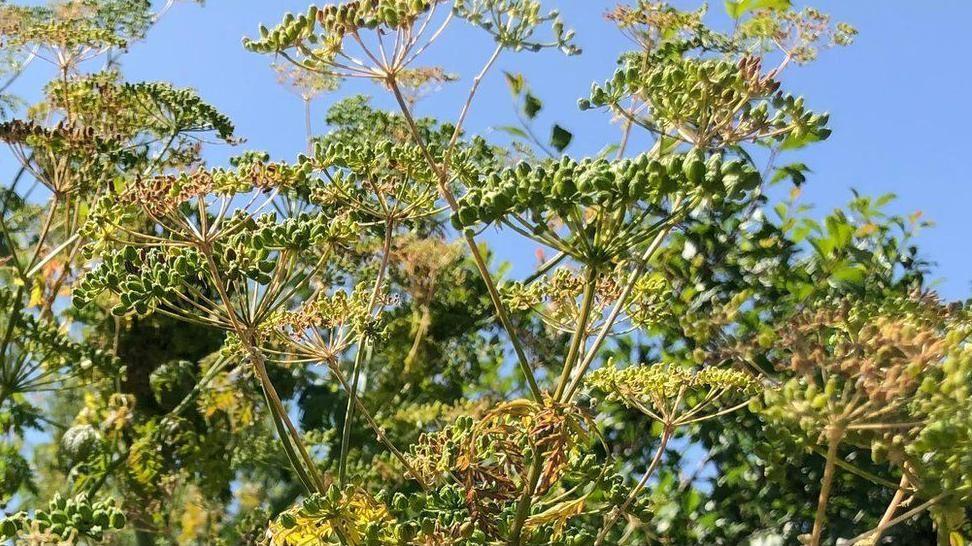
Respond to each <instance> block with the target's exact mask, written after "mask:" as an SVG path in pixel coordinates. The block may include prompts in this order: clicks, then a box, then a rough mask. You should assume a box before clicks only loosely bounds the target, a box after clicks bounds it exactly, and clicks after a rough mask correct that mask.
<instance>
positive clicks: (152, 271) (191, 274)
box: [74, 246, 205, 316]
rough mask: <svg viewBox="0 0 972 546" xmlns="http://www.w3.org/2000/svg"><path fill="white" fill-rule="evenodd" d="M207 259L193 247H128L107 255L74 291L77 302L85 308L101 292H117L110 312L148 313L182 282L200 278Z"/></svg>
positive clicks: (78, 305)
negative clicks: (115, 302)
mask: <svg viewBox="0 0 972 546" xmlns="http://www.w3.org/2000/svg"><path fill="white" fill-rule="evenodd" d="M204 264H205V261H204V260H203V257H202V256H201V255H200V254H199V252H198V251H196V250H195V249H192V248H176V249H170V250H164V249H161V248H151V249H139V248H137V247H134V246H125V247H122V248H121V249H118V250H114V251H112V252H109V253H107V254H105V255H104V257H103V261H102V262H101V264H100V265H99V266H98V267H97V268H96V269H94V270H92V271H90V272H89V273H88V274H87V275H85V276H84V278H83V279H82V280H81V282H80V283H78V286H77V287H75V290H74V305H75V306H77V307H83V306H84V305H86V304H87V303H88V302H90V301H92V300H93V299H94V298H96V297H97V296H98V295H99V294H101V292H103V291H105V290H109V291H111V292H114V293H117V294H118V296H119V300H120V302H119V303H118V304H117V305H115V306H114V307H112V309H111V312H112V314H114V315H116V316H122V315H125V314H127V313H131V312H132V311H134V312H136V313H138V314H146V313H148V311H149V308H151V307H154V306H156V305H157V304H158V303H159V302H160V301H164V300H166V299H167V298H171V297H174V296H175V293H176V292H177V291H178V290H179V288H180V287H181V286H182V283H184V282H187V281H193V280H197V281H198V279H199V273H200V272H201V271H203V267H204Z"/></svg>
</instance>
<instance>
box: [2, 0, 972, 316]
mask: <svg viewBox="0 0 972 546" xmlns="http://www.w3.org/2000/svg"><path fill="white" fill-rule="evenodd" d="M308 2H309V0H275V1H268V0H233V1H230V0H208V2H207V3H206V5H205V7H199V6H198V5H195V4H189V3H186V4H179V5H177V6H175V7H174V8H173V9H172V10H171V11H170V12H169V13H168V14H167V15H166V16H165V18H163V19H162V20H161V21H160V23H159V24H158V25H157V26H156V27H155V28H154V29H153V30H152V32H151V34H150V36H149V38H148V40H147V41H145V42H143V43H140V44H137V45H136V46H134V47H133V49H132V51H131V53H130V54H129V55H128V56H127V57H125V60H124V66H125V73H126V75H127V77H128V78H129V79H130V80H168V81H171V82H173V83H175V84H176V85H180V86H190V87H194V88H196V89H198V90H199V92H200V93H201V95H202V96H203V97H204V98H205V99H206V100H208V101H209V102H211V103H212V104H214V105H216V106H217V107H218V108H220V109H221V110H222V111H224V112H225V113H227V114H228V115H229V116H230V117H231V118H232V119H233V120H234V121H235V123H236V125H237V127H238V133H239V134H240V135H241V136H244V137H246V138H247V143H246V144H244V145H243V148H247V149H260V150H266V151H268V152H270V153H271V155H272V156H273V157H274V158H277V159H288V158H292V157H293V156H294V155H295V154H297V153H299V152H300V151H302V150H303V148H304V133H303V131H304V129H303V106H302V103H301V102H300V100H299V99H298V98H297V97H296V96H294V95H293V94H292V93H291V92H290V91H288V90H287V89H286V88H284V87H282V86H280V85H279V84H278V83H277V82H276V78H275V74H274V72H273V71H272V70H271V69H270V68H269V65H270V62H271V61H272V59H271V58H270V57H267V56H261V55H256V54H252V53H249V52H247V51H245V50H244V49H243V48H242V47H241V45H240V39H241V38H242V37H243V36H244V35H249V36H253V35H255V34H256V29H257V25H258V24H259V23H261V22H263V23H267V24H272V23H276V22H277V21H279V20H280V18H281V16H282V14H283V13H284V12H285V11H287V10H292V11H297V12H299V11H303V10H304V9H306V7H307V5H308ZM676 3H677V5H680V6H683V7H694V6H696V5H698V4H697V3H694V2H692V3H689V2H676ZM797 3H798V4H802V2H799V0H798V2H797ZM613 4H614V3H613V2H601V1H596V0H571V1H562V2H547V5H548V6H551V7H553V6H555V5H556V6H558V7H559V8H560V9H561V11H562V12H563V14H564V19H565V20H566V21H567V23H568V24H569V25H570V26H572V27H573V28H575V29H576V30H577V41H578V43H579V45H580V46H582V47H583V48H584V53H583V54H582V55H580V56H577V57H569V58H568V57H564V56H563V55H560V54H559V53H557V52H552V51H549V52H543V53H538V54H535V53H520V54H512V53H511V54H504V56H502V57H501V58H500V60H499V61H498V63H497V66H496V68H495V69H494V71H493V72H491V74H490V75H489V76H488V78H487V79H486V80H485V82H484V84H483V86H482V89H481V91H480V94H479V96H478V98H477V100H476V103H475V108H474V111H473V113H472V115H471V117H470V119H469V122H468V123H467V128H468V129H469V130H471V131H474V132H478V133H483V134H489V133H491V132H492V133H493V135H492V136H493V137H495V138H502V135H500V134H497V133H495V131H493V130H492V128H493V127H496V126H500V125H506V124H510V123H512V122H513V120H514V117H513V109H512V104H511V101H510V98H509V94H508V92H507V90H506V86H505V84H504V82H503V77H502V71H503V70H515V71H519V72H522V73H523V74H524V75H525V76H526V78H527V80H528V82H529V83H530V86H531V87H532V88H533V90H534V91H535V93H536V94H537V95H538V96H540V97H541V98H542V99H543V100H544V103H545V108H544V110H543V111H542V112H541V115H540V119H539V121H538V125H537V127H538V128H539V129H542V130H544V131H545V130H546V128H548V127H549V126H550V124H552V123H554V122H558V123H560V124H562V125H564V126H566V127H567V128H569V129H570V130H571V131H573V132H574V134H575V141H574V143H573V144H572V146H571V148H570V150H569V151H570V152H571V153H574V154H583V153H594V152H596V151H597V150H599V149H601V148H602V147H603V146H605V145H606V144H609V143H611V142H614V141H616V140H617V136H618V129H617V127H615V126H612V125H611V124H610V123H609V120H608V118H607V116H606V115H604V114H603V113H597V112H586V113H585V112H579V111H578V110H577V108H576V100H577V98H579V97H581V96H584V95H586V93H587V91H588V90H589V88H590V84H591V82H592V81H594V80H601V79H604V78H606V77H607V76H609V75H610V74H611V72H612V71H613V68H614V60H615V58H616V56H617V54H618V53H619V52H620V51H623V50H624V49H626V48H627V46H628V42H627V41H626V39H625V38H623V37H622V36H621V35H620V34H619V33H618V32H617V31H615V30H614V29H613V28H612V26H611V25H610V24H609V23H608V22H607V21H605V20H604V18H603V17H602V15H603V12H604V11H605V10H606V9H607V8H609V7H611V6H612V5H613ZM810 5H813V6H815V7H819V8H821V9H823V10H824V11H826V12H829V13H831V14H833V15H834V17H835V19H837V20H842V21H847V22H849V23H851V24H853V25H855V26H856V27H857V28H858V29H859V30H860V35H859V37H858V39H857V42H856V43H855V44H854V45H853V46H851V47H850V48H845V49H840V50H832V51H826V52H823V53H822V55H821V58H820V60H819V61H817V62H816V63H814V64H812V65H810V66H807V67H798V68H795V69H793V70H791V71H789V72H788V73H787V76H786V78H785V84H786V86H787V88H788V89H789V90H791V91H792V92H794V93H795V94H802V95H805V96H806V97H807V101H808V104H809V105H810V106H811V107H812V108H814V109H816V110H818V111H829V112H830V113H831V127H832V129H833V130H834V135H833V136H832V137H831V139H830V140H828V141H827V142H824V143H822V144H817V145H815V146H813V147H812V148H811V149H809V150H807V151H805V152H801V153H800V154H799V155H798V156H797V155H791V156H790V158H788V159H792V160H797V159H799V160H802V161H805V162H806V163H807V164H808V165H809V166H810V167H811V168H812V169H813V171H814V172H813V174H812V175H811V177H810V181H809V184H808V186H807V189H806V191H805V193H804V196H805V197H804V200H805V201H806V202H810V203H814V204H815V205H816V209H815V212H814V214H815V215H822V214H823V213H824V212H825V211H827V210H829V209H830V208H832V207H835V206H839V205H841V204H843V203H845V202H846V201H847V199H848V198H849V197H850V188H851V187H853V188H857V189H858V190H860V191H862V192H863V193H867V194H881V193H885V192H893V193H895V194H897V195H898V196H899V200H898V201H897V202H896V203H895V204H894V205H892V210H893V211H894V212H898V213H903V214H905V213H911V212H914V211H916V210H920V211H922V213H923V214H924V216H925V217H926V218H928V219H931V220H933V221H934V222H935V223H936V226H935V227H934V228H932V229H930V230H928V231H926V232H925V233H924V234H923V235H922V236H921V238H920V243H921V248H922V250H923V252H924V255H925V257H927V258H929V259H931V260H932V261H934V262H936V263H937V264H938V267H937V269H936V274H937V277H938V278H939V279H941V280H940V283H939V284H938V289H939V291H940V292H941V293H942V294H943V295H944V296H946V297H948V298H966V297H968V296H969V294H970V288H972V253H970V250H972V242H970V238H972V229H970V228H972V219H970V216H972V212H970V211H968V210H967V209H968V207H969V205H970V203H972V189H970V186H969V184H968V178H969V173H970V171H972V169H970V168H968V167H965V165H972V162H969V161H967V160H966V159H965V158H966V157H968V156H969V155H970V152H969V150H968V144H967V143H966V140H967V139H966V136H965V130H966V128H967V127H969V126H972V104H970V102H969V100H968V92H969V89H970V88H972V85H970V83H972V77H970V68H972V66H970V63H969V58H970V55H969V54H970V53H972V45H970V43H969V41H968V39H967V31H968V26H969V24H970V23H972V2H968V1H967V0H936V1H934V2H906V1H904V0H886V1H879V0H852V1H846V0H844V1H840V0H828V1H824V0H819V1H817V2H812V3H811V4H810ZM712 10H713V11H719V12H720V13H721V10H722V7H721V2H713V3H712ZM489 49H490V40H489V37H488V36H486V35H485V34H484V33H482V32H480V31H479V30H477V29H473V28H471V27H469V26H468V25H466V24H465V23H463V22H461V21H460V22H456V23H455V24H453V25H452V27H451V28H450V30H449V31H447V33H446V34H445V35H444V36H443V38H442V39H441V40H440V41H439V42H438V43H437V45H435V46H433V47H432V48H431V49H430V50H429V52H428V53H429V54H428V56H427V64H438V65H442V66H444V67H445V68H446V69H447V70H448V71H450V72H454V73H456V74H458V75H459V76H460V77H461V78H462V80H461V81H460V82H458V83H455V84H451V85H450V86H449V87H447V88H446V89H445V90H444V91H443V92H442V93H440V94H438V95H436V96H435V98H434V99H427V100H425V101H423V102H420V103H419V110H420V111H421V113H423V114H429V115H436V116H441V117H444V118H445V119H454V118H455V116H456V113H457V111H458V108H459V106H460V104H461V102H462V100H463V99H464V95H465V90H466V88H467V86H468V84H469V81H470V80H471V78H472V76H473V75H474V74H475V72H477V71H478V70H479V67H480V66H481V65H482V63H483V62H484V61H485V59H486V57H487V56H488V54H489ZM31 79H32V78H25V80H24V82H29V81H30V80H31ZM349 92H367V93H369V94H371V95H373V96H375V97H376V102H377V103H378V104H379V105H384V106H389V107H391V106H392V104H391V102H390V101H389V100H388V98H387V97H386V94H385V92H384V91H383V90H381V89H379V88H377V87H375V86H371V85H351V86H348V87H346V88H345V89H342V90H341V91H340V92H338V93H336V94H330V95H325V96H323V97H322V98H320V99H319V100H318V101H317V102H316V103H315V106H314V123H315V126H316V129H317V130H318V131H320V130H323V129H324V127H323V126H322V125H323V113H324V111H325V109H326V108H327V106H328V105H330V104H332V103H333V102H334V101H335V100H337V99H338V98H340V97H343V96H346V95H347V94H348V93H349ZM635 145H636V147H637V142H636V143H635ZM239 151H242V150H240V149H222V150H213V151H212V152H211V154H210V157H211V158H212V160H213V162H214V163H220V162H221V161H223V160H224V159H225V157H227V156H228V155H233V154H235V153H238V152H239ZM0 157H2V156H0ZM7 160H8V158H6V157H4V158H3V159H0V161H7ZM784 161H785V160H784ZM6 170H7V169H6V168H4V169H3V171H6ZM490 238H491V239H492V240H494V241H495V240H496V238H495V236H493V237H490ZM506 240H508V239H504V241H506ZM500 246H502V247H503V248H502V251H501V253H500V255H501V256H502V257H504V258H506V259H511V260H516V261H520V262H521V263H524V262H525V263H530V262H532V260H533V259H534V258H533V256H534V247H533V246H532V245H530V244H527V243H522V244H503V245H500Z"/></svg>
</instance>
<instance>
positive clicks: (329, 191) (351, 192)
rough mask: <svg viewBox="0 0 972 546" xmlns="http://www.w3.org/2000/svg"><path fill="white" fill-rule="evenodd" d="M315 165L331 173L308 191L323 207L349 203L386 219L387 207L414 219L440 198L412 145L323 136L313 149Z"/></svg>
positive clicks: (424, 165)
mask: <svg viewBox="0 0 972 546" xmlns="http://www.w3.org/2000/svg"><path fill="white" fill-rule="evenodd" d="M431 148H432V149H431V152H432V153H437V150H436V147H431ZM314 164H315V168H320V169H327V170H328V172H329V176H328V183H327V184H321V185H318V186H315V187H312V189H311V198H312V199H313V200H314V201H315V202H318V203H321V204H323V205H332V204H333V205H341V206H345V207H350V208H351V209H353V210H355V211H356V212H359V213H362V214H364V215H366V216H369V217H376V216H377V217H384V216H385V215H387V214H389V210H390V209H394V210H395V211H396V214H397V215H398V216H400V217H415V216H421V215H423V214H428V213H429V212H430V211H431V210H432V209H434V205H435V201H436V199H437V197H438V189H437V187H436V185H435V181H436V176H435V173H434V172H433V171H432V169H431V168H430V167H429V165H428V162H427V161H426V160H425V158H424V156H423V153H422V150H421V149H420V148H419V147H418V146H415V145H413V144H410V143H405V142H393V141H391V140H386V139H383V140H379V141H378V142H373V143H363V142H359V141H355V140H344V139H340V140H323V141H319V142H318V143H317V145H316V147H315V154H314Z"/></svg>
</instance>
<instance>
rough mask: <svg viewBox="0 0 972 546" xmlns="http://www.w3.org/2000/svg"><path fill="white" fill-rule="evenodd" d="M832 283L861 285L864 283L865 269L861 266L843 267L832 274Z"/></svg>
mask: <svg viewBox="0 0 972 546" xmlns="http://www.w3.org/2000/svg"><path fill="white" fill-rule="evenodd" d="M830 280H831V283H832V284H833V283H837V284H841V283H843V284H852V285H859V284H861V283H862V282H864V267H863V266H862V265H860V264H855V265H843V266H841V267H838V268H837V269H835V270H834V272H833V273H831V274H830Z"/></svg>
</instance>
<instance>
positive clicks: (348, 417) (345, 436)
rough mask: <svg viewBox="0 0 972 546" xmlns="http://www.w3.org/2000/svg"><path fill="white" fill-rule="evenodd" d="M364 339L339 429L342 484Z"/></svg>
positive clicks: (345, 475) (339, 473)
mask: <svg viewBox="0 0 972 546" xmlns="http://www.w3.org/2000/svg"><path fill="white" fill-rule="evenodd" d="M365 343H366V342H365V340H364V339H362V340H361V342H360V343H359V344H358V352H357V353H355V355H354V366H353V367H352V368H351V385H350V388H349V389H348V390H349V391H350V392H348V406H347V408H346V409H345V410H344V429H343V430H342V431H341V455H340V457H339V458H338V483H340V484H341V485H344V482H345V478H346V477H347V468H348V452H349V451H350V449H351V425H352V422H353V421H354V407H355V403H356V402H357V400H358V379H359V378H360V377H361V361H362V360H364V354H365Z"/></svg>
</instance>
